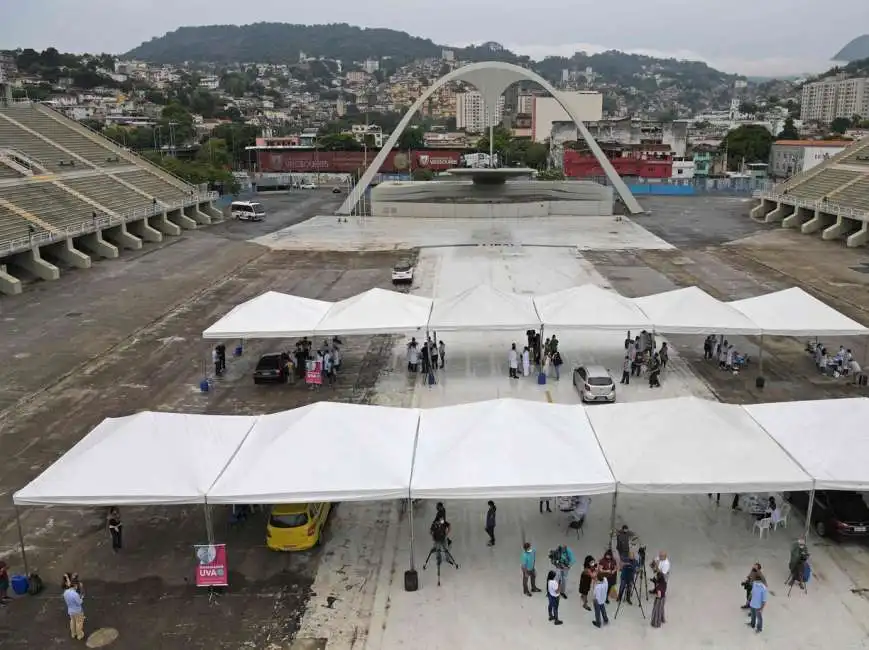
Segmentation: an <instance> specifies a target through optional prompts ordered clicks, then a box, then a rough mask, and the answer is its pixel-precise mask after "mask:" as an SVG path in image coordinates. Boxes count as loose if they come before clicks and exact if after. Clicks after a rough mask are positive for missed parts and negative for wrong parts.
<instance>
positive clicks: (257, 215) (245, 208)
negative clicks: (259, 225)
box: [229, 201, 266, 221]
mask: <svg viewBox="0 0 869 650" xmlns="http://www.w3.org/2000/svg"><path fill="white" fill-rule="evenodd" d="M229 209H230V212H231V214H232V218H233V219H241V220H243V221H263V220H264V219H265V218H266V211H265V208H263V206H262V204H260V203H253V202H251V201H233V203H232V205H231V206H230V208H229Z"/></svg>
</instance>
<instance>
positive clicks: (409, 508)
mask: <svg viewBox="0 0 869 650" xmlns="http://www.w3.org/2000/svg"><path fill="white" fill-rule="evenodd" d="M407 511H408V512H409V513H410V516H409V517H408V521H409V522H410V570H411V571H413V570H414V566H413V539H414V538H413V499H412V498H411V497H410V495H409V494H408V496H407Z"/></svg>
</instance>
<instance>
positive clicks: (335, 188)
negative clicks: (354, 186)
mask: <svg viewBox="0 0 869 650" xmlns="http://www.w3.org/2000/svg"><path fill="white" fill-rule="evenodd" d="M332 194H341V188H340V187H333V188H332Z"/></svg>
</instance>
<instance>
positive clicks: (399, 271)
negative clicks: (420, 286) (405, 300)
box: [392, 261, 413, 284]
mask: <svg viewBox="0 0 869 650" xmlns="http://www.w3.org/2000/svg"><path fill="white" fill-rule="evenodd" d="M411 283H413V264H411V263H410V262H407V261H404V262H399V263H398V264H396V265H395V266H393V267H392V284H411Z"/></svg>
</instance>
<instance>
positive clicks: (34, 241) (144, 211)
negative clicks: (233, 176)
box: [0, 192, 218, 258]
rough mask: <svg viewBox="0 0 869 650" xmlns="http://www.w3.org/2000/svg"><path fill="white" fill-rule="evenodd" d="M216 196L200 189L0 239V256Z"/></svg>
mask: <svg viewBox="0 0 869 650" xmlns="http://www.w3.org/2000/svg"><path fill="white" fill-rule="evenodd" d="M217 198H218V195H217V192H204V193H202V192H200V193H198V194H191V195H190V197H189V198H187V199H184V200H181V201H163V202H161V203H162V205H157V206H154V205H149V206H147V207H144V208H134V209H132V210H127V211H126V212H122V213H117V212H116V214H117V216H109V215H103V216H98V217H97V218H96V219H88V220H87V221H83V222H81V223H80V224H78V225H77V226H67V227H66V228H57V229H55V230H53V231H50V232H49V231H43V232H38V233H33V234H31V235H29V236H28V237H19V238H18V239H12V240H8V241H0V258H3V257H7V256H9V255H14V254H15V253H21V252H23V251H27V250H30V249H31V248H38V247H39V246H45V245H47V244H54V243H56V242H59V241H64V240H66V239H69V238H70V237H78V236H80V235H87V234H89V233H92V232H97V231H100V230H104V229H105V228H110V227H112V226H119V225H121V224H123V223H129V222H131V221H138V220H140V219H147V218H148V217H154V216H156V215H158V214H163V213H164V212H169V211H172V210H179V209H184V208H186V207H188V206H191V205H199V204H200V203H207V202H211V201H216V200H217Z"/></svg>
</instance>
